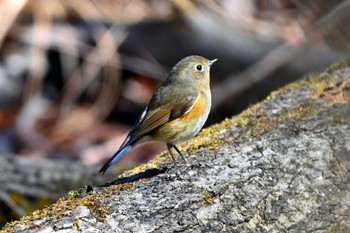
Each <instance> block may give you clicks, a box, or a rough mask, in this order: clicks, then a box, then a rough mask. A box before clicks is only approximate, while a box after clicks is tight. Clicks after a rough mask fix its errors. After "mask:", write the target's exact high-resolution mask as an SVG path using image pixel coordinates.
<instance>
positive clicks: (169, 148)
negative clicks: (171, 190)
mask: <svg viewBox="0 0 350 233" xmlns="http://www.w3.org/2000/svg"><path fill="white" fill-rule="evenodd" d="M167 147H168V151H169V154H170V155H171V158H172V159H173V163H174V166H175V168H176V169H177V163H176V160H175V156H174V154H173V152H172V151H171V148H172V147H173V146H172V145H167Z"/></svg>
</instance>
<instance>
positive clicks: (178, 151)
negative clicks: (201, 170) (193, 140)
mask: <svg viewBox="0 0 350 233" xmlns="http://www.w3.org/2000/svg"><path fill="white" fill-rule="evenodd" d="M173 147H174V148H175V150H176V151H177V153H179V155H180V156H181V158H182V159H183V161H184V162H185V164H187V160H186V159H185V157H184V156H183V155H182V153H181V152H180V150H179V149H178V148H177V147H176V146H175V145H174V146H173Z"/></svg>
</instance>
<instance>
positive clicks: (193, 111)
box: [100, 56, 217, 174]
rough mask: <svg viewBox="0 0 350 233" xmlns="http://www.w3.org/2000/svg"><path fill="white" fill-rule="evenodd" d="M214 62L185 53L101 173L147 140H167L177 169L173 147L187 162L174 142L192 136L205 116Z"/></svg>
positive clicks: (179, 141)
mask: <svg viewBox="0 0 350 233" xmlns="http://www.w3.org/2000/svg"><path fill="white" fill-rule="evenodd" d="M216 61H217V59H214V60H208V59H206V58H204V57H201V56H188V57H185V58H183V59H182V60H181V61H179V62H178V63H177V64H176V65H175V66H174V67H173V68H172V69H171V71H170V74H169V76H168V78H167V79H166V80H165V81H164V83H163V84H162V85H161V86H160V87H159V88H158V89H157V90H156V91H155V93H154V95H153V96H152V98H151V100H150V102H149V104H148V106H147V107H146V109H145V110H144V111H143V113H142V114H141V116H140V117H139V119H138V120H137V121H136V123H135V124H134V126H133V128H132V129H131V131H130V132H129V134H128V136H127V137H126V139H125V141H124V142H123V144H122V145H121V146H120V149H119V150H118V151H117V152H116V153H115V154H114V155H113V156H112V157H111V158H110V159H109V160H108V161H107V162H106V163H105V164H104V165H103V166H102V168H101V170H100V173H102V174H104V173H105V172H106V170H107V169H108V168H109V167H110V166H111V165H112V164H113V163H115V162H117V161H118V159H120V158H121V157H122V156H123V155H124V154H125V153H126V152H128V151H129V150H131V149H132V148H133V147H135V146H136V145H139V144H141V143H144V142H149V141H160V142H164V143H166V145H167V149H168V151H169V154H170V155H171V157H172V159H173V162H174V165H175V167H176V168H177V163H176V160H175V157H174V154H173V152H172V151H171V149H172V148H174V149H175V150H176V151H177V153H179V155H180V156H181V157H182V159H183V160H184V161H186V160H185V158H184V157H183V156H182V154H181V152H180V150H179V149H178V148H177V147H176V144H178V143H181V142H184V141H186V140H188V139H190V138H192V137H194V136H195V135H196V134H197V133H198V132H199V131H200V130H201V129H202V127H203V125H204V123H205V122H206V120H207V118H208V115H209V112H210V107H211V92H210V86H209V83H210V77H209V76H210V75H209V72H210V67H211V65H213V64H214V62H216Z"/></svg>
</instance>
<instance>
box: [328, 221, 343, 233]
mask: <svg viewBox="0 0 350 233" xmlns="http://www.w3.org/2000/svg"><path fill="white" fill-rule="evenodd" d="M343 224H344V220H340V221H338V222H336V223H335V224H333V225H332V226H331V227H330V228H329V231H328V233H337V232H338V231H339V229H340V227H341V226H342V225H343Z"/></svg>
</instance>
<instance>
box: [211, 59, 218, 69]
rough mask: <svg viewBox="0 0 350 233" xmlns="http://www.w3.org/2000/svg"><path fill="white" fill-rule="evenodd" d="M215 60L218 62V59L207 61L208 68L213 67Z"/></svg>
mask: <svg viewBox="0 0 350 233" xmlns="http://www.w3.org/2000/svg"><path fill="white" fill-rule="evenodd" d="M217 60H218V59H216V58H215V59H213V60H210V61H209V67H210V66H211V65H213V64H214V63H215V62H216V61H217Z"/></svg>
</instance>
